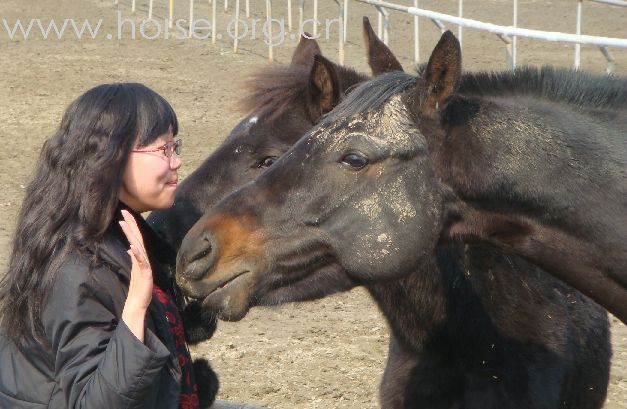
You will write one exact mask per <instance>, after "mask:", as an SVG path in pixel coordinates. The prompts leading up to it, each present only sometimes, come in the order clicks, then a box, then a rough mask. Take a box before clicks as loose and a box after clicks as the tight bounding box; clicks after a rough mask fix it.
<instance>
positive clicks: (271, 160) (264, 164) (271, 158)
mask: <svg viewBox="0 0 627 409" xmlns="http://www.w3.org/2000/svg"><path fill="white" fill-rule="evenodd" d="M277 159H279V158H277V157H276V156H268V157H267V158H264V159H263V160H262V161H261V162H259V167H260V168H268V167H270V166H272V165H273V164H274V162H276V161H277Z"/></svg>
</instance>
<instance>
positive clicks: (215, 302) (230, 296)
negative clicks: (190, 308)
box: [202, 272, 254, 321]
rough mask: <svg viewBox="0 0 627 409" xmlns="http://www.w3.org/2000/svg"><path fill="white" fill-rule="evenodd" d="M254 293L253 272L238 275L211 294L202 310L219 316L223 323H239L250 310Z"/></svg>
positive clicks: (203, 302)
mask: <svg viewBox="0 0 627 409" xmlns="http://www.w3.org/2000/svg"><path fill="white" fill-rule="evenodd" d="M253 291H254V279H253V275H252V273H251V272H243V273H241V274H239V275H237V276H236V277H235V278H234V279H233V280H232V281H230V282H228V284H226V285H225V286H224V287H221V288H217V289H215V290H214V291H212V292H211V293H209V294H208V295H207V296H206V297H205V298H204V300H203V301H202V308H203V309H204V310H210V311H213V312H215V313H216V314H217V316H218V318H220V319H221V320H223V321H239V320H241V319H242V318H244V317H245V316H246V314H247V313H248V310H249V309H250V298H251V297H252V294H253Z"/></svg>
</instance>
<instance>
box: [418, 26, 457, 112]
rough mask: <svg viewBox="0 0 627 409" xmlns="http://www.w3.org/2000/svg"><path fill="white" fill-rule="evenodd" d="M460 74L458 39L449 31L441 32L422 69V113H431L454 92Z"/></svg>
mask: <svg viewBox="0 0 627 409" xmlns="http://www.w3.org/2000/svg"><path fill="white" fill-rule="evenodd" d="M461 75H462V52H461V47H460V45H459V41H457V38H455V36H454V35H453V33H451V32H450V31H446V32H445V33H444V34H442V37H441V38H440V41H438V44H437V45H436V46H435V48H434V50H433V53H431V57H429V62H428V63H427V68H426V69H425V70H424V73H423V78H424V84H423V87H424V88H423V91H422V92H424V97H425V99H424V101H423V104H422V107H421V110H422V112H423V114H426V115H432V114H433V113H435V112H436V111H437V110H438V107H439V105H442V104H443V103H444V102H446V100H447V99H448V98H449V97H450V96H451V95H452V94H454V93H455V92H456V91H457V89H458V87H459V81H460V78H461Z"/></svg>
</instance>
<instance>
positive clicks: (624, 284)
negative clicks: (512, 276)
mask: <svg viewBox="0 0 627 409" xmlns="http://www.w3.org/2000/svg"><path fill="white" fill-rule="evenodd" d="M463 115H466V117H463ZM445 118H447V121H448V122H449V123H451V124H455V125H453V126H450V127H449V128H448V129H447V131H446V133H447V135H446V137H445V138H443V142H441V143H440V144H435V145H434V148H433V152H434V154H433V157H434V160H435V167H436V171H437V172H438V173H439V176H440V178H441V180H443V181H444V183H445V184H446V185H448V186H449V187H450V188H451V190H452V191H453V192H454V194H455V195H456V197H457V198H458V199H459V200H460V201H461V202H462V204H463V206H462V208H464V209H465V210H464V211H463V212H464V213H465V216H463V218H464V219H465V220H466V221H469V222H468V223H469V224H468V225H467V226H466V228H463V229H461V230H460V231H462V230H463V232H462V234H461V236H463V234H466V233H467V232H468V231H474V232H477V231H478V232H480V233H479V234H478V236H479V237H478V238H479V239H480V240H488V241H491V242H493V243H495V244H497V245H499V246H502V247H506V248H511V249H513V250H514V251H515V252H517V253H518V254H520V255H522V256H524V257H527V258H528V259H530V260H532V261H534V262H536V263H538V265H540V266H541V267H543V268H545V269H546V270H547V271H548V272H549V273H552V274H554V275H556V276H557V277H559V278H561V279H563V280H565V281H566V282H568V283H569V284H571V285H573V286H574V287H575V288H577V289H579V290H581V291H583V292H584V293H585V294H587V295H589V296H590V297H591V298H593V299H594V300H595V301H597V302H599V303H601V304H602V305H604V306H605V307H606V308H608V309H610V311H612V312H614V313H615V314H617V315H618V316H619V318H621V319H622V320H623V321H625V320H626V319H627V303H624V300H625V299H627V252H625V251H624V246H625V243H627V212H626V211H625V209H627V177H626V167H625V160H626V158H627V152H626V150H625V143H624V135H623V132H622V131H621V129H623V128H624V125H625V124H624V123H623V122H624V120H623V119H619V118H616V120H615V121H614V123H612V121H596V120H595V117H594V116H591V115H588V116H586V114H585V113H583V112H582V111H581V110H577V109H573V108H572V107H568V106H566V107H565V106H561V105H559V104H555V103H544V102H543V101H540V100H538V99H533V98H525V97H518V98H510V99H498V100H497V99H494V98H492V99H491V98H481V99H479V98H475V99H472V98H468V99H466V98H459V99H457V100H454V101H453V102H452V103H451V105H450V106H449V108H448V109H447V112H446V114H445ZM621 121H622V122H621ZM486 226H487V227H486ZM500 232H503V233H504V234H502V235H501V236H499V235H498V233H500ZM495 233H496V234H495ZM455 234H456V231H455V230H454V229H453V231H452V235H453V236H454V235H455ZM473 234H474V233H473ZM621 300H623V301H622V302H621Z"/></svg>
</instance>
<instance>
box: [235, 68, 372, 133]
mask: <svg viewBox="0 0 627 409" xmlns="http://www.w3.org/2000/svg"><path fill="white" fill-rule="evenodd" d="M334 68H335V71H336V73H337V75H338V80H339V83H340V88H341V89H340V92H341V93H344V92H345V91H346V89H348V88H352V86H353V85H355V84H357V83H359V82H362V81H365V80H366V79H367V76H366V75H364V74H360V73H358V72H357V71H355V70H353V69H352V68H347V67H342V66H339V65H335V64H334ZM310 72H311V67H309V66H303V65H287V66H281V65H274V66H269V67H265V68H262V69H260V70H259V71H257V72H256V73H254V74H252V76H251V77H250V78H249V79H248V80H247V81H246V82H245V85H244V86H245V89H246V91H247V93H246V95H245V96H244V97H242V98H241V100H240V101H239V104H238V106H239V108H240V109H241V110H242V111H244V112H245V113H246V114H251V113H254V115H255V116H256V117H257V118H258V119H259V120H265V121H268V122H270V123H273V122H275V121H276V120H277V119H279V118H280V117H281V116H283V115H284V114H286V113H287V112H290V111H293V110H294V104H296V103H297V101H298V99H299V98H302V96H303V95H305V92H306V90H307V87H308V86H309V78H310Z"/></svg>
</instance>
